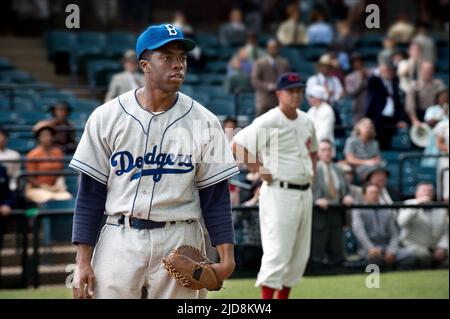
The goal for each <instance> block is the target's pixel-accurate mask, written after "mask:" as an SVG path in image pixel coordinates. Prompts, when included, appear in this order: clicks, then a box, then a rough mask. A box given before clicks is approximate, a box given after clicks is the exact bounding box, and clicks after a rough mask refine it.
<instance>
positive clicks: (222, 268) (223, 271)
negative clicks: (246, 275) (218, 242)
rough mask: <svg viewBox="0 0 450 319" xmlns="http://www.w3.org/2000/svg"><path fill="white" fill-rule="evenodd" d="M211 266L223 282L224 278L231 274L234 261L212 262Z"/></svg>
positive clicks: (234, 265)
mask: <svg viewBox="0 0 450 319" xmlns="http://www.w3.org/2000/svg"><path fill="white" fill-rule="evenodd" d="M211 267H212V269H214V272H215V273H216V276H217V278H218V279H219V281H221V282H223V281H224V280H225V279H227V278H228V277H230V276H231V274H232V273H233V271H234V267H236V263H234V262H231V261H229V262H221V263H215V264H212V265H211Z"/></svg>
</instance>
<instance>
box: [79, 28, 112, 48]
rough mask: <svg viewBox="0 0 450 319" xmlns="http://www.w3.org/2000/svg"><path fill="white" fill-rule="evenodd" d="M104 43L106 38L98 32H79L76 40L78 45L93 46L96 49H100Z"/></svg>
mask: <svg viewBox="0 0 450 319" xmlns="http://www.w3.org/2000/svg"><path fill="white" fill-rule="evenodd" d="M105 43H106V36H105V34H103V33H100V32H93V31H85V32H80V33H79V34H78V38H77V46H78V45H95V46H97V47H102V46H104V45H105Z"/></svg>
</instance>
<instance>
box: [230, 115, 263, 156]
mask: <svg viewBox="0 0 450 319" xmlns="http://www.w3.org/2000/svg"><path fill="white" fill-rule="evenodd" d="M270 134H271V133H270V130H269V129H267V128H265V125H263V123H262V121H261V120H260V119H256V120H254V121H253V123H252V124H250V125H248V126H247V127H245V128H243V129H242V130H240V131H239V132H238V133H237V134H236V135H235V136H234V138H233V140H234V142H235V143H236V144H239V145H240V146H243V147H245V148H246V149H247V151H248V152H249V153H250V155H252V156H253V157H255V158H256V157H258V156H257V155H258V153H259V152H261V151H262V150H263V149H264V148H265V147H266V146H267V144H268V143H269V140H270Z"/></svg>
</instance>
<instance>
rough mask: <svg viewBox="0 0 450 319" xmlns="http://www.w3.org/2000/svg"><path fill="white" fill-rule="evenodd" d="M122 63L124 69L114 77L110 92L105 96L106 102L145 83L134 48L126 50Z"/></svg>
mask: <svg viewBox="0 0 450 319" xmlns="http://www.w3.org/2000/svg"><path fill="white" fill-rule="evenodd" d="M122 63H123V68H124V71H123V72H121V73H118V74H116V75H114V76H113V77H112V79H111V83H110V84H109V88H108V92H107V93H106V96H105V102H107V101H109V100H112V99H113V98H115V97H117V96H119V95H121V94H122V93H125V92H128V91H130V90H133V89H137V88H139V87H141V86H143V84H144V77H143V75H142V74H140V73H138V63H137V58H136V52H135V51H134V50H128V51H126V52H125V54H124V56H123V59H122Z"/></svg>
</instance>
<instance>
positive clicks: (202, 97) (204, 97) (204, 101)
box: [192, 89, 210, 107]
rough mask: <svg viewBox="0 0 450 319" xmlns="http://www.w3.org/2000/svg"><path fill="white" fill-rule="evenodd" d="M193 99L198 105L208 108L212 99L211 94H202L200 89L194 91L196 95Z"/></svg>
mask: <svg viewBox="0 0 450 319" xmlns="http://www.w3.org/2000/svg"><path fill="white" fill-rule="evenodd" d="M192 98H193V99H194V100H196V101H197V102H198V103H200V104H201V105H203V106H204V107H206V106H207V105H209V101H210V97H209V94H208V93H206V92H202V91H200V90H198V89H196V90H195V91H194V94H193V95H192Z"/></svg>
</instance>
